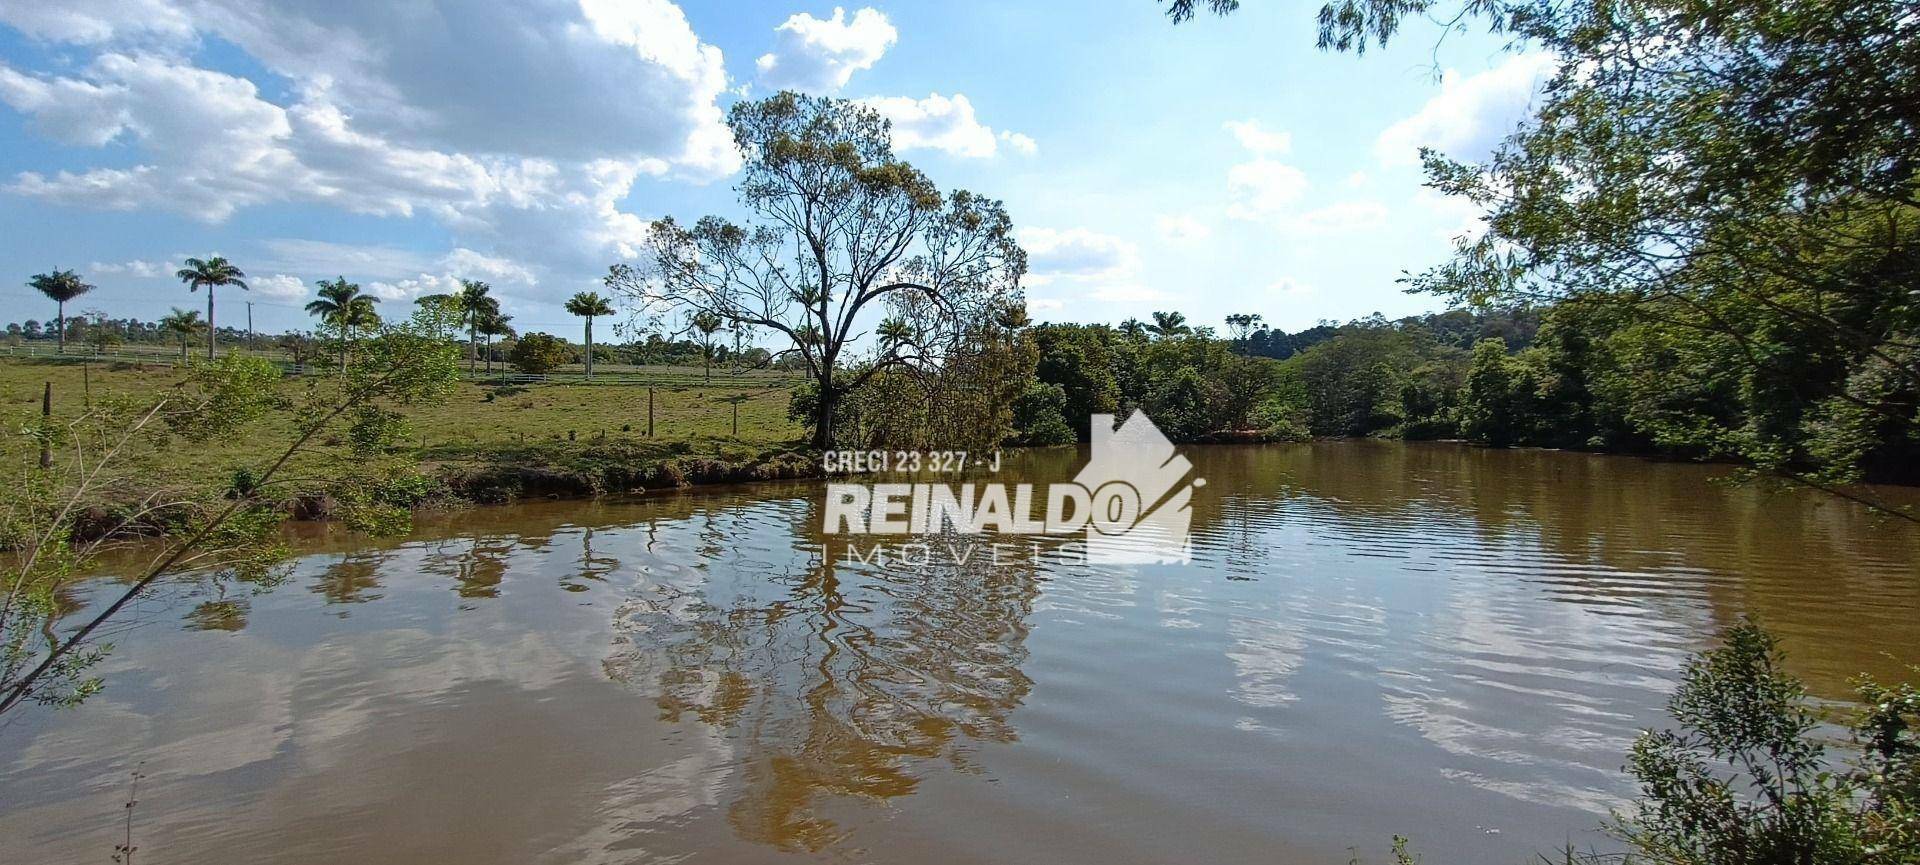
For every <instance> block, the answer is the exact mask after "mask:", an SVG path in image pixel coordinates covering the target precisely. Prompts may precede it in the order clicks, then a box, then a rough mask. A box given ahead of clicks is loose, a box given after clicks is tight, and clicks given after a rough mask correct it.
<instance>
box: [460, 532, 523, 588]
mask: <svg viewBox="0 0 1920 865" xmlns="http://www.w3.org/2000/svg"><path fill="white" fill-rule="evenodd" d="M513 549H514V543H513V538H511V537H503V536H497V535H476V536H474V537H473V538H470V539H468V545H467V549H466V550H465V551H463V552H460V553H455V554H454V556H455V558H454V561H453V565H454V568H453V580H454V583H455V584H456V585H455V586H454V591H455V592H456V593H458V594H459V595H460V597H463V598H497V597H500V582H501V581H502V580H504V579H506V576H507V557H508V556H509V555H512V553H513Z"/></svg>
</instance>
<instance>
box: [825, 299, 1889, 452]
mask: <svg viewBox="0 0 1920 865" xmlns="http://www.w3.org/2000/svg"><path fill="white" fill-rule="evenodd" d="M1637 312H1638V310H1635V309H1631V308H1624V309H1623V308H1620V307H1618V306H1614V305H1609V304H1595V303H1582V302H1577V301H1567V302H1562V303H1558V304H1554V305H1551V306H1544V307H1541V306H1523V307H1514V308H1507V309H1488V310H1480V311H1471V310H1467V309H1456V310H1451V311H1448V312H1443V313H1436V314H1430V315H1422V316H1412V317H1407V318H1402V319H1398V320H1388V319H1385V318H1382V317H1380V316H1377V315H1376V316H1372V317H1369V318H1364V319H1358V320H1355V321H1351V322H1348V323H1346V324H1339V325H1336V324H1331V323H1323V324H1320V325H1317V326H1315V327H1312V328H1308V329H1305V330H1301V331H1297V332H1292V333H1289V332H1285V331H1281V330H1277V329H1269V328H1260V329H1255V330H1251V331H1250V332H1248V333H1246V334H1245V335H1243V336H1241V337H1239V338H1233V337H1221V336H1218V335H1216V332H1215V331H1214V330H1213V329H1211V328H1207V327H1193V326H1189V325H1187V324H1186V323H1185V320H1184V318H1183V317H1181V316H1179V315H1178V314H1175V313H1161V314H1158V315H1157V316H1156V319H1157V321H1156V324H1153V325H1144V326H1142V325H1140V323H1138V322H1126V323H1122V324H1121V325H1118V326H1111V325H1105V324H1039V325H1033V326H1027V327H1010V328H986V329H983V330H981V331H978V332H976V333H975V334H974V335H973V339H971V340H969V342H968V343H967V345H968V349H967V351H966V352H965V353H964V354H963V356H961V357H958V358H956V359H954V360H953V361H951V362H949V363H948V364H946V365H944V366H943V367H942V368H941V369H940V370H939V371H938V372H936V373H925V372H918V371H916V372H899V373H894V374H891V375H883V376H881V377H879V378H878V379H877V384H876V385H875V386H872V387H870V388H868V389H866V390H864V391H862V392H861V393H860V394H858V395H856V398H854V399H851V400H848V401H846V402H845V403H844V404H843V405H842V406H841V411H840V412H839V413H838V415H837V417H838V418H839V420H838V423H839V424H840V425H841V427H842V429H841V436H842V438H843V440H844V441H847V442H850V443H853V442H857V443H860V444H863V445H871V446H909V445H924V444H930V443H938V442H951V441H952V438H953V436H954V435H956V434H958V435H962V436H965V437H967V438H969V439H970V441H967V442H963V443H966V444H973V445H976V446H993V445H1000V444H1023V445H1050V444H1063V443H1069V442H1073V441H1076V440H1078V441H1084V440H1086V438H1087V434H1088V430H1087V422H1088V418H1089V417H1090V416H1091V415H1093V414H1096V413H1113V412H1121V413H1124V412H1127V411H1130V410H1132V409H1135V408H1139V409H1145V410H1146V411H1147V412H1148V413H1149V414H1150V415H1152V416H1153V418H1154V419H1155V421H1156V422H1157V423H1158V424H1159V425H1160V426H1161V428H1162V429H1163V430H1165V431H1166V432H1167V433H1168V434H1169V435H1170V436H1172V437H1174V438H1175V439H1176V440H1179V441H1189V442H1192V441H1209V440H1215V441H1221V440H1225V441H1246V440H1267V441H1285V440H1301V439H1306V438H1310V437H1323V436H1324V437H1339V436H1375V437H1383V438H1405V439H1454V438H1458V439H1467V440H1471V441H1474V442H1479V443H1482V444H1487V445H1494V446H1516V445H1525V446H1540V447H1555V448H1573V449H1586V450H1596V451H1609V452H1624V453H1640V454H1663V455H1671V456H1677V457H1686V458H1696V459H1722V460H1740V459H1744V454H1743V452H1742V450H1741V449H1740V446H1741V445H1742V444H1743V443H1745V442H1747V441H1752V440H1756V439H1757V438H1758V437H1759V436H1760V435H1762V434H1768V435H1772V436H1775V437H1777V438H1778V439H1779V440H1781V441H1783V442H1785V443H1787V445H1788V446H1790V447H1792V448H1793V449H1794V452H1795V454H1796V456H1795V457H1793V458H1792V459H1791V460H1789V462H1790V464H1794V463H1811V462H1813V461H1815V460H1816V459H1821V458H1824V459H1828V460H1836V459H1837V460H1839V461H1840V462H1842V463H1844V464H1845V465H1846V466H1849V467H1852V468H1854V469H1857V471H1858V472H1859V476H1860V477H1862V478H1865V479H1870V480H1875V481H1885V482H1898V483H1915V482H1920V474H1916V471H1915V466H1917V465H1920V442H1916V440H1915V438H1914V436H1913V433H1912V429H1913V427H1912V424H1911V423H1906V424H1904V426H1902V425H1898V424H1891V423H1889V424H1887V425H1884V426H1882V425H1880V424H1877V423H1875V422H1874V421H1875V419H1876V418H1879V417H1880V416H1879V415H1876V414H1864V415H1861V414H1848V413H1846V412H1841V411H1837V410H1836V408H1837V406H1841V405H1847V404H1849V403H1847V402H1846V401H1845V399H1844V397H1843V396H1840V397H1837V396H1836V395H1844V394H1845V393H1846V388H1847V387H1848V379H1849V376H1848V374H1847V373H1846V367H1845V365H1843V364H1836V363H1832V362H1825V363H1822V362H1820V361H1819V360H1818V356H1817V355H1816V354H1812V353H1809V354H1807V355H1803V357H1805V358H1806V362H1805V364H1804V365H1803V366H1802V367H1801V368H1797V369H1795V370H1793V371H1792V373H1791V375H1792V377H1793V379H1792V381H1791V382H1782V381H1780V380H1778V379H1776V378H1774V377H1772V376H1770V375H1768V374H1766V372H1765V371H1758V370H1750V369H1747V368H1744V367H1742V366H1740V365H1737V364H1732V363H1728V362H1727V361H1726V358H1725V357H1724V352H1725V351H1726V350H1727V346H1726V345H1725V344H1723V343H1722V342H1719V341H1715V340H1711V339H1704V338H1702V336H1701V335H1700V334H1699V333H1698V332H1697V330H1695V329H1690V328H1684V327H1679V326H1675V325H1671V324H1669V323H1667V322H1664V321H1662V320H1659V319H1657V318H1652V317H1648V316H1646V315H1641V314H1636V313H1637ZM1235 318H1237V319H1241V320H1243V321H1244V317H1240V316H1236V317H1235ZM1731 339H1732V337H1729V338H1728V340H1731ZM1807 342H1808V343H1810V344H1812V345H1813V346H1817V340H1813V339H1811V338H1809V339H1808V340H1807ZM1810 347H1812V346H1810ZM1894 393H1895V394H1896V395H1897V394H1899V393H1901V392H1900V391H1894ZM1905 393H1906V394H1907V396H1906V397H1905V398H1907V399H1909V400H1910V399H1911V391H1907V392H1905ZM808 399H809V396H808V394H807V392H805V391H802V392H801V393H800V394H798V395H797V396H796V398H795V402H796V413H797V414H800V415H802V416H806V415H807V413H809V412H811V411H812V405H811V403H809V402H808ZM989 417H991V418H992V422H991V423H990V424H988V423H983V421H985V420H986V419H987V418H989ZM961 429H966V430H979V432H976V433H970V434H969V433H956V432H955V431H956V430H961Z"/></svg>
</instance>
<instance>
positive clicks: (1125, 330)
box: [1120, 318, 1147, 339]
mask: <svg viewBox="0 0 1920 865" xmlns="http://www.w3.org/2000/svg"><path fill="white" fill-rule="evenodd" d="M1120 332H1121V333H1122V334H1125V335H1126V336H1128V337H1131V338H1133V339H1142V338H1145V337H1146V335H1147V323H1146V322H1144V321H1141V320H1140V319H1137V318H1129V319H1127V320H1126V321H1123V322H1120Z"/></svg>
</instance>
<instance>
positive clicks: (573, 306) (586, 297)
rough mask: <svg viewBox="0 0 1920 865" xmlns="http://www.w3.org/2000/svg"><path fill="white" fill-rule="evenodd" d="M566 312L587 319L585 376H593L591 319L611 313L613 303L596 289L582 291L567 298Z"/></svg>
mask: <svg viewBox="0 0 1920 865" xmlns="http://www.w3.org/2000/svg"><path fill="white" fill-rule="evenodd" d="M567 312H570V313H573V314H574V315H577V316H580V317H581V318H584V319H586V320H587V328H586V329H587V332H586V337H587V357H586V364H587V377H588V378H592V377H593V320H594V319H595V318H598V317H600V316H603V315H612V314H613V304H610V303H608V302H607V299H606V298H604V297H601V296H600V293H599V292H596V291H582V292H579V293H577V294H575V295H574V296H573V297H570V298H568V299H567Z"/></svg>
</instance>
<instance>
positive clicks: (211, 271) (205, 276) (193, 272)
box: [174, 255, 247, 360]
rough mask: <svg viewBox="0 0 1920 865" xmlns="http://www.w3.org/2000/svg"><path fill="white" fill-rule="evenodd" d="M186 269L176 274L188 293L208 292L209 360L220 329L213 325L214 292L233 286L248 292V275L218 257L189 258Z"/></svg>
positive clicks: (231, 263) (181, 269)
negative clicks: (219, 288) (218, 288)
mask: <svg viewBox="0 0 1920 865" xmlns="http://www.w3.org/2000/svg"><path fill="white" fill-rule="evenodd" d="M185 264H186V267H183V268H180V270H179V271H178V272H176V273H175V274H174V276H175V277H178V278H179V280H180V281H181V282H184V283H186V284H187V290H188V291H199V290H200V289H202V288H204V289H206V290H207V358H208V359H209V360H211V359H212V358H213V351H214V346H215V344H216V339H217V334H218V329H217V328H215V327H214V324H213V290H214V289H215V288H217V287H219V286H223V285H231V286H235V287H237V288H239V289H240V290H242V291H246V290H247V281H246V278H245V277H246V275H247V274H246V273H245V272H244V271H242V270H241V269H240V268H238V267H235V266H233V262H231V261H228V260H226V259H225V258H222V257H220V256H218V255H216V256H213V257H211V258H204V259H202V258H189V259H187V260H186V262H185Z"/></svg>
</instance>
